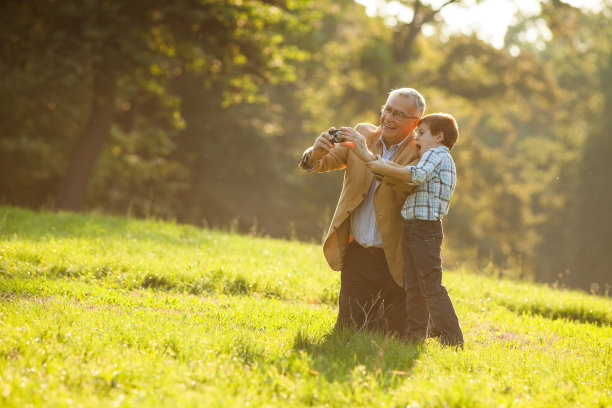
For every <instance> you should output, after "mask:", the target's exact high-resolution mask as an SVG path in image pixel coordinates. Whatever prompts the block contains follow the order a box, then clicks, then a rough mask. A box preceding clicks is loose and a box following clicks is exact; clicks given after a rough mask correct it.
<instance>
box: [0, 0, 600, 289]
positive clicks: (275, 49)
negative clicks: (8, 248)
mask: <svg viewBox="0 0 612 408" xmlns="http://www.w3.org/2000/svg"><path fill="white" fill-rule="evenodd" d="M509 1H511V0H509ZM375 3H376V4H377V6H378V14H377V15H371V13H370V15H368V14H366V9H365V7H364V6H363V5H361V4H358V3H356V2H354V1H352V0H351V1H349V0H333V1H332V0H318V1H311V0H277V1H274V0H271V1H263V0H258V1H249V0H227V1H221V0H213V1H211V0H175V1H172V2H168V1H162V0H130V1H128V0H114V1H112V0H55V1H54V0H40V1H29V0H28V1H23V0H4V1H3V2H2V4H1V5H0V43H1V44H2V46H1V47H0V98H1V99H0V204H8V205H16V206H23V207H29V208H34V209H41V208H43V209H56V210H69V211H99V212H104V213H113V214H120V215H126V214H127V215H129V216H135V217H156V218H162V219H174V220H176V221H178V222H181V223H191V224H195V225H200V226H202V225H206V226H210V227H215V228H232V229H234V230H237V231H241V232H250V233H253V234H259V235H270V236H273V237H285V238H292V239H300V240H306V241H310V240H314V241H317V242H318V241H320V239H321V237H322V236H323V234H324V232H325V230H326V228H327V225H328V222H329V220H330V218H331V214H332V212H333V209H334V206H335V203H336V200H337V197H338V195H339V191H340V186H341V183H342V173H341V172H337V173H334V174H328V175H307V174H306V173H303V172H302V171H300V170H299V169H298V167H297V164H298V162H299V159H300V157H301V153H302V152H303V151H304V149H305V148H306V147H308V146H310V145H311V144H312V143H313V141H314V139H315V138H316V136H317V135H318V134H319V133H320V132H322V131H323V130H325V129H327V128H328V127H330V126H343V125H349V126H353V125H355V124H357V123H359V122H371V123H375V124H378V120H379V115H378V109H379V106H380V105H382V104H383V103H384V102H385V100H386V96H387V93H388V92H389V91H390V90H391V89H394V88H398V87H404V86H407V87H413V88H416V89H418V90H419V91H420V92H421V93H422V94H423V95H424V96H425V98H426V100H427V103H428V106H427V112H426V113H433V112H440V111H441V112H449V113H452V114H453V115H454V116H455V117H456V118H457V120H458V123H459V126H460V139H459V141H458V144H457V146H456V148H455V149H454V150H453V152H454V157H455V161H456V164H457V168H458V186H457V190H456V191H455V194H454V196H453V202H452V205H451V210H450V214H449V216H448V218H447V219H446V221H445V231H446V234H447V239H446V243H447V244H446V245H447V248H446V258H445V262H446V263H447V264H451V265H450V266H453V264H457V265H459V264H460V265H473V266H475V267H477V268H478V269H480V270H482V271H484V272H486V271H487V270H491V268H490V267H491V265H495V268H493V269H494V270H495V271H497V272H495V273H497V274H507V275H512V276H514V277H519V278H524V279H531V280H538V281H545V282H550V283H556V284H558V285H562V286H563V285H566V286H571V287H579V288H583V289H585V290H588V291H591V292H595V293H599V294H604V293H605V294H607V292H608V289H609V285H610V284H612V267H610V260H609V256H610V255H611V254H612V239H611V238H610V232H611V231H612V216H611V215H610V211H611V210H612V193H611V192H610V186H611V181H612V180H611V179H612V160H611V158H612V137H611V134H610V130H611V129H612V114H611V112H612V11H611V9H612V7H610V6H611V2H610V1H609V0H602V1H595V0H594V1H593V3H594V4H595V3H596V5H597V7H594V8H588V9H587V8H578V7H575V6H572V5H570V4H568V3H566V2H563V1H560V0H543V1H541V2H539V8H538V11H537V12H535V13H534V12H530V13H522V12H520V8H519V12H518V13H516V15H515V18H514V23H513V24H511V25H510V26H509V27H508V30H507V32H506V35H505V38H504V40H503V44H498V45H496V46H494V45H492V43H490V42H487V41H485V40H483V39H481V37H480V36H478V35H476V34H474V33H469V30H457V29H455V30H452V29H450V28H449V25H448V24H447V23H446V22H445V18H444V15H445V14H444V12H447V11H448V10H450V9H451V7H455V8H456V10H463V11H464V12H465V10H466V9H467V10H468V12H469V10H470V7H475V6H476V5H477V3H479V2H478V1H476V0H472V1H468V0H454V1H453V0H451V1H447V2H440V1H438V2H431V3H430V2H426V1H419V0H404V1H395V2H385V1H381V0H377V1H376V2H375ZM519 3H521V2H516V4H519ZM534 3H537V2H534ZM398 4H401V5H403V8H404V13H403V15H402V17H401V18H399V17H398V16H396V15H394V14H393V12H392V10H393V7H395V8H397V6H398ZM387 6H390V7H391V8H387ZM464 28H469V27H464ZM466 33H469V34H466ZM305 267H307V266H305Z"/></svg>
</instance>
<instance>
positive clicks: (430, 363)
mask: <svg viewBox="0 0 612 408" xmlns="http://www.w3.org/2000/svg"><path fill="white" fill-rule="evenodd" d="M445 282H446V285H447V287H448V288H449V290H450V293H451V297H452V299H453V301H454V303H455V307H456V309H457V313H458V315H459V318H460V321H461V324H462V327H463V330H464V333H465V337H466V347H465V350H463V351H456V350H454V349H450V348H443V347H440V346H439V345H438V344H437V343H436V342H435V341H428V342H427V343H426V344H425V345H424V346H418V347H417V346H409V345H405V344H402V343H401V342H399V341H397V340H395V339H389V338H385V337H383V336H382V335H380V334H378V333H368V332H350V331H345V332H338V333H334V332H332V331H331V328H332V326H333V324H334V321H335V315H336V311H337V308H336V302H337V292H338V288H339V274H338V273H336V272H333V271H330V270H329V268H328V266H327V264H326V263H325V260H324V259H323V257H322V253H321V250H320V247H319V246H317V245H311V244H304V243H299V242H289V241H280V240H273V239H267V238H258V237H248V236H240V235H236V234H230V233H226V232H220V231H211V230H205V229H199V228H195V227H191V226H184V225H177V224H174V223H164V222H160V221H155V220H146V221H143V220H133V219H125V218H120V217H107V216H99V215H74V214H50V213H35V212H30V211H26V210H21V209H17V208H9V207H0V298H1V299H0V302H1V303H0V406H2V407H28V406H44V407H54V406H58V407H59V406H62V407H63V406H71V407H78V406H82V407H91V406H125V407H129V406H167V407H179V406H181V407H183V406H186V407H189V406H194V407H195V406H198V407H232V406H321V407H322V406H330V407H344V406H351V407H353V406H377V407H539V406H550V407H559V406H562V407H563V406H568V407H570V406H571V407H576V406H584V407H610V406H612V368H611V367H612V364H611V363H610V362H611V361H612V300H610V299H609V298H602V297H594V296H589V295H587V294H584V293H578V292H572V291H562V290H555V289H552V288H549V287H546V286H542V285H534V284H527V283H520V282H514V281H506V280H496V279H492V278H486V277H482V276H478V275H477V274H475V273H471V272H470V271H464V270H458V271H447V272H445Z"/></svg>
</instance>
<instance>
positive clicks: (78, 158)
mask: <svg viewBox="0 0 612 408" xmlns="http://www.w3.org/2000/svg"><path fill="white" fill-rule="evenodd" d="M92 88H93V89H92V91H93V101H92V107H91V113H90V117H89V121H88V123H87V126H85V129H84V131H83V134H82V135H81V137H80V138H79V141H78V143H77V146H76V148H75V150H74V152H73V155H72V158H71V159H70V163H69V164H68V168H67V169H66V174H65V175H64V179H63V180H62V183H61V185H60V188H59V191H58V194H57V199H56V202H55V208H56V209H57V210H66V211H78V210H80V209H81V208H82V207H83V204H84V203H85V198H86V196H87V186H88V185H89V181H90V180H91V177H92V175H93V171H94V168H95V166H96V163H97V162H98V159H99V158H100V154H101V153H102V151H103V150H104V144H105V143H106V140H107V139H108V136H109V134H110V127H111V124H112V122H113V117H114V114H115V94H116V83H115V78H114V76H113V74H112V73H110V72H109V71H108V70H107V69H105V68H104V67H103V66H100V65H96V66H94V70H93V83H92Z"/></svg>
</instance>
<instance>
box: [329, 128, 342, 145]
mask: <svg viewBox="0 0 612 408" xmlns="http://www.w3.org/2000/svg"><path fill="white" fill-rule="evenodd" d="M328 133H329V134H330V135H331V141H332V143H342V140H343V139H344V138H343V137H342V135H341V134H340V129H332V130H330V131H329V132H328Z"/></svg>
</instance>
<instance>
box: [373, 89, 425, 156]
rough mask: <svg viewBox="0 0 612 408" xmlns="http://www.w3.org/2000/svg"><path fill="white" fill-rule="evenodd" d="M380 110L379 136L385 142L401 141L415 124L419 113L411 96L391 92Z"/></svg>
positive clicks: (395, 142)
mask: <svg viewBox="0 0 612 408" xmlns="http://www.w3.org/2000/svg"><path fill="white" fill-rule="evenodd" d="M381 112H382V113H381V115H380V128H381V136H382V137H383V139H384V141H385V142H386V143H387V144H391V145H393V144H397V143H399V142H401V141H402V140H404V138H405V137H406V136H408V135H409V134H410V132H412V131H413V130H414V128H416V126H417V123H418V117H419V114H418V111H417V107H416V103H415V102H414V99H413V98H411V97H408V96H404V95H399V94H393V95H391V96H389V99H388V100H387V103H386V104H385V105H384V106H383V107H382V111H381Z"/></svg>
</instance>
